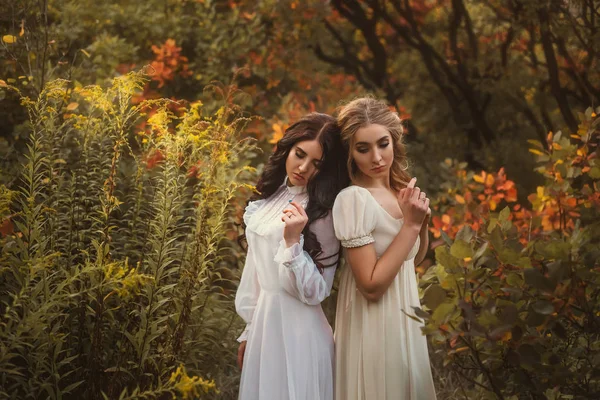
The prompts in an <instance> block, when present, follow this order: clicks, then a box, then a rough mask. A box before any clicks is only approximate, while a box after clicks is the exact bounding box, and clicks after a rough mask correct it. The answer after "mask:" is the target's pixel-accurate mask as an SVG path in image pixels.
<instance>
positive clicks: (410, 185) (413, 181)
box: [406, 177, 417, 189]
mask: <svg viewBox="0 0 600 400" xmlns="http://www.w3.org/2000/svg"><path fill="white" fill-rule="evenodd" d="M416 184H417V178H416V177H413V178H412V179H411V180H410V181H409V182H408V185H406V188H407V189H412V188H414V187H415V185H416Z"/></svg>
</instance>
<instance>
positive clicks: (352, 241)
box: [342, 234, 375, 248]
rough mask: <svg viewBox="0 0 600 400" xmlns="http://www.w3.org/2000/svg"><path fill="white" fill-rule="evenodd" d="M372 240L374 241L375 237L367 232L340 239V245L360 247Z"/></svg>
mask: <svg viewBox="0 0 600 400" xmlns="http://www.w3.org/2000/svg"><path fill="white" fill-rule="evenodd" d="M373 242H375V239H373V235H371V234H369V235H365V236H361V237H358V238H355V239H348V240H342V246H344V247H346V248H352V247H361V246H366V245H368V244H371V243H373Z"/></svg>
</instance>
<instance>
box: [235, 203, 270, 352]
mask: <svg viewBox="0 0 600 400" xmlns="http://www.w3.org/2000/svg"><path fill="white" fill-rule="evenodd" d="M263 201H264V200H258V201H253V202H251V203H249V204H248V206H247V207H246V211H245V213H244V222H245V223H246V225H247V224H248V221H249V219H250V217H251V216H252V214H253V213H254V212H255V211H256V210H257V209H258V208H259V207H260V205H261V204H262V202H263ZM260 290H261V289H260V283H259V281H258V275H257V272H256V265H255V261H254V257H253V254H252V248H251V247H248V253H247V254H246V263H245V264H244V270H243V272H242V278H241V279H240V284H239V286H238V290H237V292H236V296H235V310H236V311H237V313H238V314H239V315H240V316H241V317H242V319H243V320H244V321H245V322H246V328H245V329H244V331H243V332H242V334H241V335H240V337H239V338H238V339H237V340H238V342H240V343H241V342H243V341H245V340H248V334H249V333H250V328H251V324H252V317H253V316H254V309H255V308H256V303H257V302H258V296H260Z"/></svg>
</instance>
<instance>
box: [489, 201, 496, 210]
mask: <svg viewBox="0 0 600 400" xmlns="http://www.w3.org/2000/svg"><path fill="white" fill-rule="evenodd" d="M488 204H489V205H490V210H492V211H494V210H496V208H497V207H498V203H496V201H495V200H494V199H491V200H490V201H489V203H488Z"/></svg>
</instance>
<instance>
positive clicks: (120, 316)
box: [0, 74, 254, 398]
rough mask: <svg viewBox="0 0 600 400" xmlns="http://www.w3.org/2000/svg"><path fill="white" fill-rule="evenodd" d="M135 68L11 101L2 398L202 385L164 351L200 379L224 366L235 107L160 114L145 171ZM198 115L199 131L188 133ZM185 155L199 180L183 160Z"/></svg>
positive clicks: (242, 176)
mask: <svg viewBox="0 0 600 400" xmlns="http://www.w3.org/2000/svg"><path fill="white" fill-rule="evenodd" d="M141 79H142V76H141V74H137V75H136V74H133V75H132V74H129V75H127V76H124V77H122V78H120V79H116V80H115V81H113V85H112V86H110V87H108V88H101V87H88V88H85V89H81V90H80V91H77V93H76V94H75V95H73V96H75V97H76V102H77V104H78V106H77V107H68V106H67V107H61V106H60V104H63V102H64V105H68V104H73V103H74V102H75V101H70V100H71V99H70V98H66V97H65V96H67V92H66V91H65V87H64V84H65V82H50V83H49V84H48V86H47V88H46V89H45V90H44V91H43V93H42V95H41V96H40V97H39V98H38V99H37V100H36V101H31V102H29V103H27V104H28V107H30V109H29V111H30V115H31V121H30V126H31V129H32V132H31V134H30V143H29V145H28V146H27V153H26V155H25V157H24V159H25V160H26V163H25V165H24V166H23V168H22V171H21V179H20V181H18V185H19V186H18V187H17V188H16V190H15V191H14V192H12V191H11V192H8V193H5V192H4V190H2V192H0V195H1V198H0V211H1V212H2V213H1V214H0V217H2V218H3V217H4V216H5V215H11V222H12V223H13V224H14V225H13V226H14V232H10V233H9V234H8V235H7V236H4V235H2V236H0V247H1V248H2V252H1V254H2V255H1V256H0V274H1V277H0V293H2V295H1V297H0V301H1V302H2V304H0V310H2V329H0V349H2V348H5V349H10V352H4V353H2V352H1V351H0V353H2V354H0V371H3V374H2V387H3V388H4V387H10V388H11V391H12V394H11V396H12V397H16V398H25V397H28V396H29V397H32V396H33V397H40V398H46V397H50V398H60V397H61V396H62V397H64V396H67V397H69V398H89V397H90V396H97V395H98V394H99V393H101V392H105V393H104V394H105V395H107V397H108V398H117V397H118V396H119V393H121V394H122V395H123V396H122V397H123V398H126V397H128V396H129V395H128V394H127V393H129V391H128V389H130V388H136V387H138V388H137V389H133V391H131V393H140V394H143V396H146V398H158V397H165V396H166V397H169V395H170V394H178V395H180V396H197V395H199V393H197V392H193V391H191V390H192V389H191V386H186V385H188V384H189V383H190V382H193V383H194V385H195V387H197V388H211V387H212V389H214V384H211V383H210V382H206V381H202V380H200V379H199V378H198V377H196V376H188V375H187V373H186V372H185V371H183V370H181V369H177V368H178V366H179V363H185V364H186V366H189V370H190V372H193V373H195V374H198V375H202V376H206V375H210V376H212V377H215V378H216V379H218V378H219V377H220V376H221V375H219V374H221V372H222V371H226V370H227V371H230V370H232V369H233V363H234V361H235V354H234V353H235V349H234V348H233V347H232V346H231V343H234V342H235V335H236V333H238V332H237V329H238V326H237V325H238V324H237V319H235V320H234V318H233V317H234V313H233V297H232V293H234V290H235V283H234V282H235V281H236V278H237V277H236V275H235V273H234V271H235V270H236V269H237V267H238V266H237V262H238V259H243V255H242V254H241V252H240V250H239V248H238V247H237V246H235V245H234V242H233V241H232V240H229V239H228V238H227V237H228V235H230V234H231V233H232V230H233V229H234V222H235V216H234V213H233V211H234V207H235V205H236V203H237V202H238V199H237V196H238V195H239V193H238V190H239V189H241V188H242V187H245V185H249V183H250V181H251V180H253V178H254V172H253V171H252V169H249V168H246V163H247V159H246V157H244V152H245V151H253V150H254V144H253V143H252V142H250V141H248V140H242V138H241V137H240V129H241V128H242V127H243V124H244V121H247V119H245V118H240V117H239V114H237V112H238V111H239V110H238V109H236V108H235V105H234V104H233V103H229V101H231V99H232V98H233V97H228V95H225V97H226V98H227V99H228V100H227V104H225V105H223V107H222V108H221V109H220V110H219V112H218V113H216V114H215V115H212V114H210V113H208V114H206V115H204V116H200V114H199V113H200V112H201V111H200V110H199V109H198V108H195V109H194V110H193V111H191V110H183V109H180V110H179V112H181V113H182V114H183V115H182V116H181V117H180V118H179V119H182V120H185V121H187V123H178V122H179V119H178V118H177V117H175V115H174V114H171V116H170V117H169V118H173V119H172V120H169V121H167V120H165V121H163V122H165V124H166V126H173V127H175V128H174V131H173V132H170V131H169V132H166V133H165V135H164V136H162V137H159V138H155V139H156V140H155V141H153V144H154V145H157V146H158V147H159V148H160V150H161V151H164V154H166V156H165V158H164V159H163V160H162V162H160V163H159V164H157V165H156V166H154V168H149V165H148V162H147V159H146V156H147V154H143V153H140V151H141V150H139V149H140V146H137V143H135V141H136V140H137V139H136V136H135V135H132V133H133V131H132V130H131V129H133V127H132V124H133V121H135V120H137V119H138V117H140V115H139V113H140V110H141V108H140V107H139V106H137V105H134V104H132V102H131V96H132V95H133V93H135V92H136V90H138V89H139V87H140V82H141ZM221 89H222V90H223V92H222V93H225V92H226V88H221ZM153 104H154V105H157V104H159V105H160V104H163V105H164V104H167V102H166V101H160V100H157V101H155V102H154V103H153ZM236 110H237V111H236ZM61 112H68V113H70V114H71V117H70V118H66V117H65V116H64V115H61V114H60V113H61ZM200 122H202V123H203V128H204V129H206V130H207V131H210V135H206V138H205V139H198V138H196V137H193V136H194V135H195V133H196V131H195V130H194V129H196V128H195V127H197V125H198V123H200ZM138 136H139V135H138ZM216 137H218V139H219V140H215V138H216ZM134 149H136V150H134ZM146 150H149V149H148V148H146V147H144V151H146ZM222 154H227V155H228V157H220V158H219V156H220V155H222ZM214 156H217V158H219V160H220V161H219V162H218V165H217V163H213V162H212V160H213V159H215V157H214ZM199 163H202V165H203V166H204V167H203V168H204V169H205V170H206V172H207V173H206V176H204V177H203V179H198V178H197V176H196V175H191V174H189V173H188V171H189V170H190V168H191V167H193V166H197V165H198V164H199ZM0 188H2V189H3V187H2V186H0ZM240 203H241V201H240ZM0 222H1V221H0ZM234 321H235V322H234ZM23 365H26V366H27V367H26V368H25V367H22V366H23ZM176 370H177V371H176ZM172 372H177V374H176V375H177V376H175V377H174V376H170V374H171V373H172ZM170 378H173V379H172V380H170ZM182 382H183V383H182ZM83 383H85V384H83ZM184 384H185V385H184ZM211 385H212V386H211ZM184 386H185V387H184ZM181 388H184V389H185V388H188V389H189V391H188V392H185V390H183V389H182V390H183V391H181V390H179V389H181ZM212 389H211V390H212ZM186 390H187V389H186ZM2 395H3V394H2V392H1V391H0V397H2ZM134 397H135V396H134V395H133V394H131V396H129V397H128V398H134Z"/></svg>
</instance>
